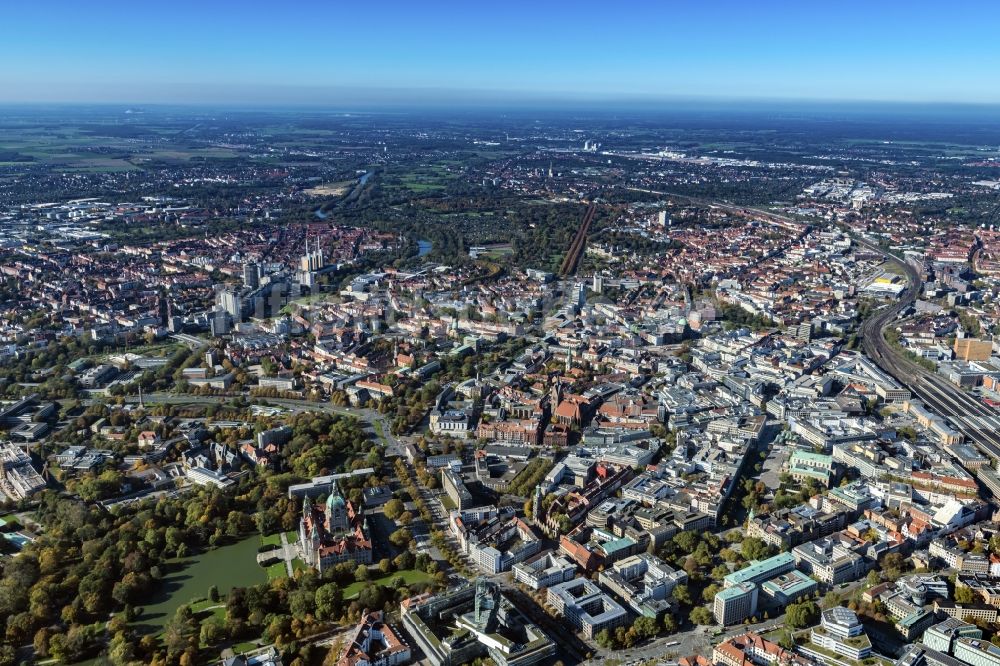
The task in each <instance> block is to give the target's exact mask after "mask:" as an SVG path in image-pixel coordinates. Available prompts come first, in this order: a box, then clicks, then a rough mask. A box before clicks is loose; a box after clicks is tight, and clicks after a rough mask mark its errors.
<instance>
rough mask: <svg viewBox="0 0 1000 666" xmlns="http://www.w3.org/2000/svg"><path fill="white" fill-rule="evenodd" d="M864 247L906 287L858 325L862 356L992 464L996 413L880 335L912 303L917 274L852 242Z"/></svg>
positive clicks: (997, 451) (998, 429)
mask: <svg viewBox="0 0 1000 666" xmlns="http://www.w3.org/2000/svg"><path fill="white" fill-rule="evenodd" d="M856 240H858V242H859V243H861V244H863V245H865V246H866V247H868V248H870V249H872V250H875V251H877V252H879V253H881V254H882V255H883V256H885V257H886V258H889V259H893V260H895V261H897V262H898V263H900V264H901V265H902V266H903V270H904V271H905V272H906V278H907V281H908V285H907V288H906V290H905V291H904V292H903V293H902V294H901V298H900V299H899V301H897V302H896V303H894V304H893V305H891V306H889V307H886V308H884V309H883V310H881V311H879V312H878V313H876V314H875V315H874V316H872V317H870V318H869V319H868V321H866V322H865V323H864V324H863V325H862V326H861V335H862V346H863V348H864V351H865V354H867V355H868V357H869V358H870V359H872V361H874V362H875V364H876V365H878V366H879V367H880V368H881V369H882V370H884V371H885V372H887V373H888V374H889V375H891V376H893V377H895V378H896V380H897V381H899V382H900V383H901V384H903V385H904V386H906V387H907V388H909V389H910V391H911V392H912V393H913V394H914V395H915V396H917V397H919V398H920V399H922V400H923V401H924V403H926V404H927V405H928V406H929V407H930V408H931V409H932V410H934V412H936V413H937V414H938V415H939V416H942V417H944V418H945V419H947V420H948V422H949V423H950V424H951V426H952V427H953V428H954V429H955V430H956V431H957V432H959V433H960V434H961V435H963V436H964V437H965V438H966V439H967V440H968V441H969V442H971V443H972V444H973V445H974V446H975V447H976V448H977V449H979V450H980V451H981V452H982V453H984V454H985V455H987V456H988V457H989V458H991V459H992V460H994V461H997V460H1000V412H997V411H996V410H995V409H993V408H991V407H988V406H986V405H984V404H982V403H981V402H979V401H978V400H977V399H976V398H974V397H972V396H970V395H969V394H968V393H966V392H965V391H963V390H961V389H960V388H958V387H956V386H952V385H951V384H950V383H949V382H948V381H947V380H945V379H943V378H941V377H940V376H938V375H937V374H935V373H933V372H929V371H928V370H926V369H925V368H923V367H921V366H920V365H918V364H916V363H914V362H913V361H911V360H910V359H907V358H905V357H904V356H902V355H901V354H899V353H897V351H896V350H894V349H893V348H892V346H891V345H890V344H889V343H888V342H887V341H886V339H885V337H884V336H883V332H884V330H885V328H886V326H888V325H889V323H890V322H892V321H893V320H895V318H896V317H897V316H898V315H899V313H900V312H902V311H903V310H904V309H905V308H907V307H908V306H909V305H910V304H912V303H913V302H914V301H915V300H916V298H917V294H919V293H920V287H921V284H922V282H921V280H920V276H919V275H918V274H917V271H916V270H915V269H914V268H913V267H912V266H911V265H909V264H908V263H906V262H905V261H903V260H902V259H900V258H899V257H897V256H895V255H893V254H890V253H889V252H886V251H885V250H883V249H882V248H880V247H878V246H876V245H872V244H871V243H868V242H866V241H863V240H860V239H856Z"/></svg>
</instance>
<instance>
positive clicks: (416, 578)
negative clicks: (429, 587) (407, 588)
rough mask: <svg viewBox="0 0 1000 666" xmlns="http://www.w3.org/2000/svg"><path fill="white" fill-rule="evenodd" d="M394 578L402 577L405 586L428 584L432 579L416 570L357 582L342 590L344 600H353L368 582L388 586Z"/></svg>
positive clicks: (407, 570)
mask: <svg viewBox="0 0 1000 666" xmlns="http://www.w3.org/2000/svg"><path fill="white" fill-rule="evenodd" d="M396 577H402V578H403V580H405V581H406V584H407V585H413V584H415V583H429V582H431V581H433V580H434V579H433V578H432V577H431V576H430V574H427V573H424V572H423V571H418V570H416V569H406V570H405V571H397V572H395V573H391V574H389V575H388V576H383V577H382V578H375V579H373V580H371V581H357V582H355V583H351V584H350V585H348V586H347V587H345V588H344V598H345V599H353V598H354V597H356V596H358V595H359V594H360V593H361V589H362V588H363V587H364V586H365V585H367V584H368V582H372V583H378V584H380V585H388V584H389V583H390V582H392V581H393V580H394V579H395V578H396Z"/></svg>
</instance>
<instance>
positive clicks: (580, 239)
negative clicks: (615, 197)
mask: <svg viewBox="0 0 1000 666" xmlns="http://www.w3.org/2000/svg"><path fill="white" fill-rule="evenodd" d="M596 213H597V204H590V206H589V207H588V208H587V212H586V213H584V215H583V222H581V223H580V228H579V229H577V230H576V236H574V237H573V242H572V243H570V245H569V251H567V252H566V256H565V257H563V260H562V264H561V265H560V266H559V276H560V277H567V276H570V275H573V274H574V273H576V267H577V264H579V263H580V257H581V256H582V255H583V249H584V248H585V247H586V245H587V233H588V232H589V231H590V225H591V223H592V222H593V221H594V215H595V214H596Z"/></svg>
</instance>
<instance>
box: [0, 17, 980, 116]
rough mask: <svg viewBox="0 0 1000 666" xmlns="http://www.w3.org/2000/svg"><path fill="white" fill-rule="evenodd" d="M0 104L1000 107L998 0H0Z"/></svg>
mask: <svg viewBox="0 0 1000 666" xmlns="http://www.w3.org/2000/svg"><path fill="white" fill-rule="evenodd" d="M0 35H2V38H0V102H36V101H42V102H47V101H78V102H104V101H107V102H126V103H129V102H132V103H153V102H181V103H190V102H207V103H220V102H232V103H254V104H261V103H274V104H282V103H292V104H302V103H322V104H329V103H341V102H342V103H345V104H349V103H351V102H359V103H360V102H369V101H372V100H374V101H379V100H382V101H400V100H402V101H406V100H420V99H442V100H444V99H456V100H466V99H468V100H471V99H485V100H493V99H513V98H524V99H579V98H592V99H601V98H627V97H643V98H650V97H712V98H723V99H729V98H738V99H742V98H763V99H773V98H793V99H820V100H888V101H921V102H959V103H963V102H969V103H1000V3H997V2H963V1H961V0H958V1H956V2H948V3H942V2H940V0H939V1H938V2H924V1H922V0H915V1H910V2H903V1H900V0H894V1H888V0H886V1H883V0H869V1H868V2H855V1H853V0H846V1H842V2H836V3H831V2H827V3H817V2H811V1H810V0H798V1H795V2H790V1H789V2H785V1H780V0H776V1H768V0H743V1H741V2H736V1H728V0H658V1H649V0H647V1H643V0H639V1H636V2H629V1H618V2H608V1H604V2H589V1H586V0H584V1H578V2H572V3H570V2H553V1H546V0H535V1H533V2H522V1H520V0H509V1H507V2H480V1H478V0H466V1H463V2H451V1H435V0H410V1H408V2H396V1H394V0H384V1H382V2H343V1H340V0H327V1H325V2H312V1H305V0H290V1H286V2H280V3H279V2H258V1H255V0H245V1H243V2H231V1H230V0H201V1H199V2H190V1H188V0H171V1H169V2H167V1H161V2H142V1H140V2H136V1H135V0H132V1H130V2H119V1H118V0H99V1H97V2H83V1H80V0H73V1H65V0H37V1H35V2H27V1H24V2H22V1H12V2H4V3H3V8H2V10H0Z"/></svg>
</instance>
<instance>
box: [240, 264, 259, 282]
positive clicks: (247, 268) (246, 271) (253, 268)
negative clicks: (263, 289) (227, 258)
mask: <svg viewBox="0 0 1000 666" xmlns="http://www.w3.org/2000/svg"><path fill="white" fill-rule="evenodd" d="M243 284H244V285H245V286H246V287H249V288H250V289H256V288H257V287H259V286H260V264H258V263H257V262H255V261H250V262H247V263H245V264H243Z"/></svg>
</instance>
